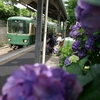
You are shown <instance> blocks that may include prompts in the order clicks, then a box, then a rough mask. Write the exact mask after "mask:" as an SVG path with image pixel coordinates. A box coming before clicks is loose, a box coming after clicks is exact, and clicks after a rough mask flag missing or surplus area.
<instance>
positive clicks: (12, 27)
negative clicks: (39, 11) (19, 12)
mask: <svg viewBox="0 0 100 100" xmlns="http://www.w3.org/2000/svg"><path fill="white" fill-rule="evenodd" d="M8 33H17V34H29V22H27V21H23V20H9V21H8Z"/></svg>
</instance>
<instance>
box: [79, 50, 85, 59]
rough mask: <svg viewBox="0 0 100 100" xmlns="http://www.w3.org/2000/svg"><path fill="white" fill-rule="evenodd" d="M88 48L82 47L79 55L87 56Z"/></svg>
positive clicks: (81, 56)
mask: <svg viewBox="0 0 100 100" xmlns="http://www.w3.org/2000/svg"><path fill="white" fill-rule="evenodd" d="M86 54H87V53H86V49H85V48H81V49H80V50H78V56H79V57H80V58H83V57H85V56H86Z"/></svg>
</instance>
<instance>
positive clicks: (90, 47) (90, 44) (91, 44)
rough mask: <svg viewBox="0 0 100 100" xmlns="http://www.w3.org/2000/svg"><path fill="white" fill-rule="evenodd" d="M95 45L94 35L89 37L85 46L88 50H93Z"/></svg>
mask: <svg viewBox="0 0 100 100" xmlns="http://www.w3.org/2000/svg"><path fill="white" fill-rule="evenodd" d="M93 47H94V40H93V38H92V37H88V39H87V40H86V42H85V48H86V49H87V50H93Z"/></svg>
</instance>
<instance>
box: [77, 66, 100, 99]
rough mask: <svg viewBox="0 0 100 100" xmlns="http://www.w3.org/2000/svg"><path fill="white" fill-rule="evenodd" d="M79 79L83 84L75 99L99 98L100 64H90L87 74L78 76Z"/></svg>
mask: <svg viewBox="0 0 100 100" xmlns="http://www.w3.org/2000/svg"><path fill="white" fill-rule="evenodd" d="M79 80H80V82H81V83H82V82H84V81H85V84H83V92H82V93H81V94H80V96H79V98H78V99H77V100H100V64H99V65H94V66H91V69H90V71H89V72H88V73H87V75H85V76H80V78H79ZM83 80H84V81H83Z"/></svg>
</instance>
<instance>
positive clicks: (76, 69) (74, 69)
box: [63, 63, 82, 75]
mask: <svg viewBox="0 0 100 100" xmlns="http://www.w3.org/2000/svg"><path fill="white" fill-rule="evenodd" d="M63 69H64V70H66V71H67V72H69V73H71V74H76V75H82V69H81V67H80V65H79V64H77V63H72V64H71V65H69V66H68V67H66V66H63Z"/></svg>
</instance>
